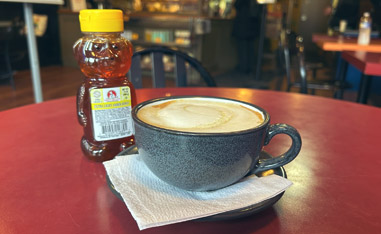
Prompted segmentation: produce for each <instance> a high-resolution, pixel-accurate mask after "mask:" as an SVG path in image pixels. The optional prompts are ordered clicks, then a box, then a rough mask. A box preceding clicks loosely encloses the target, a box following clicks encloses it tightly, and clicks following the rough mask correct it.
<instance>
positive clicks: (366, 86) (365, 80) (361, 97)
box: [357, 74, 372, 104]
mask: <svg viewBox="0 0 381 234" xmlns="http://www.w3.org/2000/svg"><path fill="white" fill-rule="evenodd" d="M371 83H372V79H371V77H370V76H368V75H365V74H362V76H361V81H360V87H359V91H358V94H357V102H359V103H363V104H366V103H367V101H368V95H369V90H370V85H371Z"/></svg>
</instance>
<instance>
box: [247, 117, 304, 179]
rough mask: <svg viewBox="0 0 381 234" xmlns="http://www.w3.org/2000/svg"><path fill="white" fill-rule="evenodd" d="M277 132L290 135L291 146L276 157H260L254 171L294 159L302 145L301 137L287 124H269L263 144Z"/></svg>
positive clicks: (267, 168)
mask: <svg viewBox="0 0 381 234" xmlns="http://www.w3.org/2000/svg"><path fill="white" fill-rule="evenodd" d="M277 134H287V135H288V136H289V137H291V140H292V145H291V147H290V148H289V149H288V150H287V152H286V153H284V154H281V155H280V156H278V157H274V158H269V159H260V160H259V161H258V162H257V164H256V165H255V167H254V173H257V172H262V171H266V170H269V169H273V168H276V167H280V166H283V165H286V164H287V163H289V162H291V161H292V160H294V158H295V157H296V156H297V155H298V154H299V152H300V148H301V147H302V139H301V137H300V134H299V132H298V131H297V130H296V129H295V128H294V127H292V126H290V125H288V124H271V125H270V126H269V128H268V129H267V134H266V137H265V141H264V145H267V144H269V143H270V141H271V139H272V138H273V137H274V136H275V135H277Z"/></svg>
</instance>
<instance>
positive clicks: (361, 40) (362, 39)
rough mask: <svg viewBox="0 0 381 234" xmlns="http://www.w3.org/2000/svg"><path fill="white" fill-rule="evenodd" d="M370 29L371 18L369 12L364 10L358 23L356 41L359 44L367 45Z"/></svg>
mask: <svg viewBox="0 0 381 234" xmlns="http://www.w3.org/2000/svg"><path fill="white" fill-rule="evenodd" d="M371 31H372V18H371V17H370V14H369V12H364V15H363V16H362V17H361V19H360V24H359V36H358V40H357V43H358V44H360V45H368V44H369V42H370V34H371Z"/></svg>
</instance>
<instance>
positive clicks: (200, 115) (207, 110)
mask: <svg viewBox="0 0 381 234" xmlns="http://www.w3.org/2000/svg"><path fill="white" fill-rule="evenodd" d="M137 116H138V118H139V119H140V120H142V121H143V122H146V123H148V124H150V125H153V126H156V127H160V128H165V129H171V130H177V131H185V132H202V133H221V132H235V131H242V130H246V129H250V128H254V127H256V126H258V125H260V124H261V123H263V119H264V117H263V114H262V113H261V112H260V111H257V110H256V109H255V108H249V107H246V106H243V105H241V104H239V103H237V102H231V101H217V99H216V100H215V101H214V100H213V99H207V98H204V99H202V98H197V99H195V98H193V99H192V98H183V99H177V100H170V101H166V102H161V103H152V104H149V105H147V106H144V107H142V108H141V109H140V110H139V111H138V113H137Z"/></svg>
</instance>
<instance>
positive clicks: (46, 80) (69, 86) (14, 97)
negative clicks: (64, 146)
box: [0, 66, 381, 111]
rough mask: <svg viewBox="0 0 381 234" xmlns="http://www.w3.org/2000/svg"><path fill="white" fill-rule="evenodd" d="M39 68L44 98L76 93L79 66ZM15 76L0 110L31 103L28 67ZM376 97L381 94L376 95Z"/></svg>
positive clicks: (234, 81)
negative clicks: (14, 87) (14, 85)
mask: <svg viewBox="0 0 381 234" xmlns="http://www.w3.org/2000/svg"><path fill="white" fill-rule="evenodd" d="M40 70H41V83H42V90H43V99H44V101H47V100H52V99H57V98H62V97H68V96H73V95H76V92H77V89H78V87H79V86H80V84H81V82H82V77H83V76H82V73H81V71H80V70H79V69H78V68H71V67H61V66H51V67H42V68H41V69H40ZM14 80H15V84H16V89H15V90H13V89H12V87H11V86H9V85H1V86H0V111H1V110H7V109H10V108H15V107H20V106H24V105H28V104H33V103H34V94H33V85H32V80H31V74H30V71H29V70H27V71H17V72H16V73H15V74H14ZM216 82H217V85H218V86H220V87H245V88H258V87H256V85H258V84H253V81H252V80H251V77H241V76H240V77H234V78H232V77H230V78H229V77H228V78H227V79H222V78H221V79H220V78H219V79H216ZM254 83H255V82H254ZM265 86H267V87H266V88H268V89H276V86H277V79H272V80H270V81H269V82H267V83H266V84H265ZM259 88H260V87H259ZM280 90H282V91H284V90H285V82H283V83H282V84H281V88H280ZM293 92H298V90H293ZM315 95H319V96H325V97H332V96H333V94H332V93H331V92H330V91H328V92H327V91H325V92H317V93H316V94H315ZM355 98H356V93H355V92H348V93H346V95H345V99H346V100H348V101H354V100H355ZM378 99H381V98H379V97H378ZM374 103H375V102H374V101H372V100H370V103H369V104H374ZM376 105H377V106H379V105H380V104H379V103H377V102H376Z"/></svg>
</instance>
